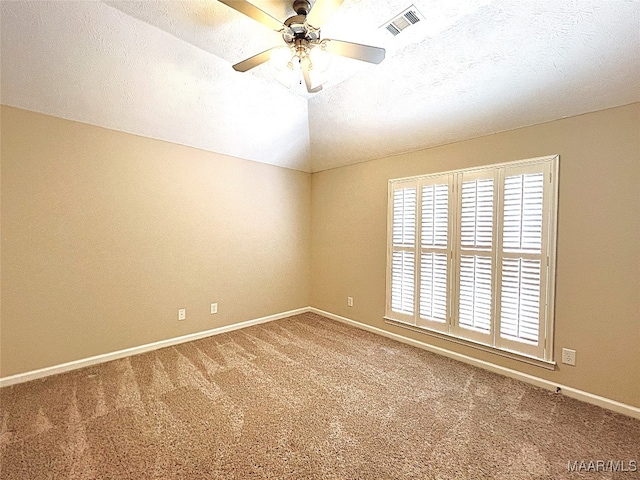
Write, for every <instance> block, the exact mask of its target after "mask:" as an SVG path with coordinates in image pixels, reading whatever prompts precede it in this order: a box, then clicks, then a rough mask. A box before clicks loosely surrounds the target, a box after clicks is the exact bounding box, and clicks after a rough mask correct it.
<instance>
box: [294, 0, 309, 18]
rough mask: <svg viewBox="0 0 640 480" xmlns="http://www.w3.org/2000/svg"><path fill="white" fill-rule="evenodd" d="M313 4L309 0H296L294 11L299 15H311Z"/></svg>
mask: <svg viewBox="0 0 640 480" xmlns="http://www.w3.org/2000/svg"><path fill="white" fill-rule="evenodd" d="M309 10H311V4H310V3H309V2H308V1H307V0H295V1H294V2H293V11H294V12H296V13H297V14H298V15H309Z"/></svg>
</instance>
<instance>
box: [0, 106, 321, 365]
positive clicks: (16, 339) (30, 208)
mask: <svg viewBox="0 0 640 480" xmlns="http://www.w3.org/2000/svg"><path fill="white" fill-rule="evenodd" d="M1 113H2V138H1V140H2V150H1V155H2V190H1V191H2V204H1V206H2V243H1V248H2V319H1V320H2V321H1V330H0V335H1V373H0V376H2V377H5V376H9V375H12V374H17V373H21V372H27V371H31V370H34V369H38V368H42V367H47V366H52V365H56V364H60V363H63V362H68V361H72V360H77V359H81V358H85V357H89V356H93V355H98V354H102V353H107V352H112V351H116V350H120V349H124V348H128V347H133V346H138V345H142V344H146V343H149V342H154V341H158V340H163V339H168V338H173V337H177V336H181V335H186V334H189V333H193V332H198V331H203V330H208V329H211V328H215V327H218V326H222V325H227V324H231V323H236V322H240V321H244V320H248V319H253V318H258V317H262V316H266V315H271V314H275V313H280V312H284V311H288V310H291V309H295V308H300V307H305V306H308V305H309V303H310V250H309V249H310V243H311V242H310V187H311V179H310V175H309V174H306V173H302V172H297V171H293V170H287V169H284V168H279V167H274V166H270V165H265V164H260V163H254V162H249V161H244V160H239V159H236V158H230V157H225V156H223V155H216V154H213V153H209V152H203V151H200V150H196V149H193V148H188V147H184V146H179V145H174V144H169V143H166V142H161V141H157V140H151V139H147V138H142V137H137V136H133V135H129V134H125V133H121V132H115V131H112V130H107V129H103V128H98V127H94V126H89V125H85V124H80V123H76V122H71V121H67V120H62V119H58V118H54V117H49V116H45V115H40V114H36V113H32V112H27V111H24V110H18V109H14V108H9V107H4V106H3V107H2V112H1ZM211 302H218V308H219V313H218V315H210V314H209V308H210V307H209V305H210V303H211ZM181 307H182V308H186V309H187V320H186V321H183V322H178V321H177V310H178V308H181Z"/></svg>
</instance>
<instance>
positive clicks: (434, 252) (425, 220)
mask: <svg viewBox="0 0 640 480" xmlns="http://www.w3.org/2000/svg"><path fill="white" fill-rule="evenodd" d="M421 196H422V203H421V207H422V208H421V211H422V215H421V219H420V221H421V230H420V237H421V239H420V245H421V253H420V317H421V318H422V319H426V320H432V321H436V322H439V323H445V322H446V320H447V295H448V288H447V287H448V283H447V282H448V278H447V271H448V268H449V265H448V253H447V249H448V246H449V184H448V179H447V183H444V184H431V185H423V187H422V191H421Z"/></svg>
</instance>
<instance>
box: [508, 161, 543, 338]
mask: <svg viewBox="0 0 640 480" xmlns="http://www.w3.org/2000/svg"><path fill="white" fill-rule="evenodd" d="M543 189H544V173H543V172H540V171H538V172H535V173H524V174H521V175H507V176H506V177H505V179H504V208H503V212H504V213H503V224H502V228H503V240H502V254H501V256H502V261H501V278H502V280H501V292H500V336H501V337H503V338H507V339H510V340H514V341H520V342H523V341H524V342H530V343H532V344H535V345H537V344H538V342H539V341H540V289H541V286H540V283H541V262H542V219H543V216H542V213H543V204H544V202H543V200H544V198H543Z"/></svg>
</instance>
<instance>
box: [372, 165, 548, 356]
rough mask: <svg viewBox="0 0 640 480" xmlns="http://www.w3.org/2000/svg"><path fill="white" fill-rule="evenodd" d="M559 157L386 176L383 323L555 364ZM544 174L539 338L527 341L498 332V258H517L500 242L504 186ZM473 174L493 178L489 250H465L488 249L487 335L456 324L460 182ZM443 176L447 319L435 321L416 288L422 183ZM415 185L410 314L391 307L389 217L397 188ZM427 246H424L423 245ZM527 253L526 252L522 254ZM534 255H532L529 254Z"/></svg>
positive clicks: (437, 181)
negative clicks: (525, 176) (425, 310)
mask: <svg viewBox="0 0 640 480" xmlns="http://www.w3.org/2000/svg"><path fill="white" fill-rule="evenodd" d="M559 159H560V157H559V155H548V156H544V157H537V158H531V159H525V160H517V161H511V162H503V163H496V164H491V165H486V166H479V167H473V168H468V169H458V170H451V171H446V172H436V173H431V174H426V175H418V176H413V177H405V178H397V179H390V180H389V182H388V205H387V226H388V231H387V264H386V265H387V268H386V298H385V317H384V318H385V320H386V321H387V323H390V324H394V325H398V326H401V327H406V328H409V329H411V330H415V331H419V332H422V333H426V334H429V335H432V336H436V337H438V338H443V339H445V340H450V341H452V342H454V343H460V344H463V345H469V346H472V347H476V348H479V349H481V350H485V351H490V352H492V353H497V354H499V355H501V356H507V357H510V358H515V359H518V360H524V361H527V362H528V363H532V364H534V365H541V366H544V367H546V368H551V367H550V366H553V365H555V362H554V360H553V332H554V324H555V319H554V313H555V305H554V300H555V283H556V281H555V279H556V274H555V271H556V245H557V216H558V173H559ZM537 171H540V172H541V173H543V199H542V203H543V205H542V214H543V220H542V232H541V235H542V247H541V252H540V254H539V259H540V297H539V323H538V342H537V345H535V344H534V343H533V342H531V343H528V342H526V340H522V339H521V340H514V339H510V338H504V337H503V336H502V335H501V300H502V261H503V258H519V257H518V256H517V255H516V254H512V253H505V252H504V248H503V240H504V232H503V230H504V228H503V227H504V225H503V222H504V217H503V215H504V190H505V180H506V178H507V177H509V176H514V175H518V173H517V172H525V173H527V174H528V172H533V173H536V172H537ZM473 178H493V179H494V181H493V231H492V235H491V238H492V248H491V250H490V251H486V250H482V249H471V250H469V251H470V252H475V253H482V252H484V253H490V256H491V295H492V298H491V314H490V330H489V332H488V333H484V332H481V331H474V330H471V329H468V328H465V327H462V326H461V325H460V323H459V308H460V305H459V303H460V292H459V290H460V285H459V281H460V267H461V258H460V257H461V254H462V252H463V251H466V250H465V249H463V248H462V246H461V245H460V244H461V231H460V230H461V220H462V219H461V211H462V204H461V199H462V191H461V190H462V184H463V181H467V179H473ZM443 179H446V181H447V183H448V187H449V194H448V195H449V197H448V219H449V220H448V238H447V241H448V245H447V247H446V252H447V288H448V292H447V295H446V305H447V307H446V308H447V315H446V322H444V323H442V322H436V321H433V320H432V319H428V318H423V317H421V310H420V308H421V305H420V300H421V299H420V292H421V276H422V268H421V264H422V253H423V252H424V251H425V249H424V248H423V245H422V232H423V227H422V220H423V217H422V207H423V198H422V196H423V187H425V186H428V185H435V184H442V181H443ZM407 187H409V188H410V187H415V188H416V211H415V225H414V229H415V242H414V243H415V244H414V246H413V252H414V278H413V281H414V282H413V297H414V298H413V302H414V306H413V314H412V315H406V314H399V313H397V312H395V311H393V310H392V308H391V299H392V292H391V281H392V278H391V275H392V272H391V268H392V265H391V260H392V255H393V245H392V243H393V239H392V235H393V231H392V228H393V225H392V224H393V220H394V215H393V211H394V200H393V198H394V192H395V191H396V190H398V189H400V188H407ZM427 250H428V249H427ZM524 256H525V257H526V256H527V255H526V254H525V255H524ZM530 257H531V258H534V257H535V255H533V256H530Z"/></svg>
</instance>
